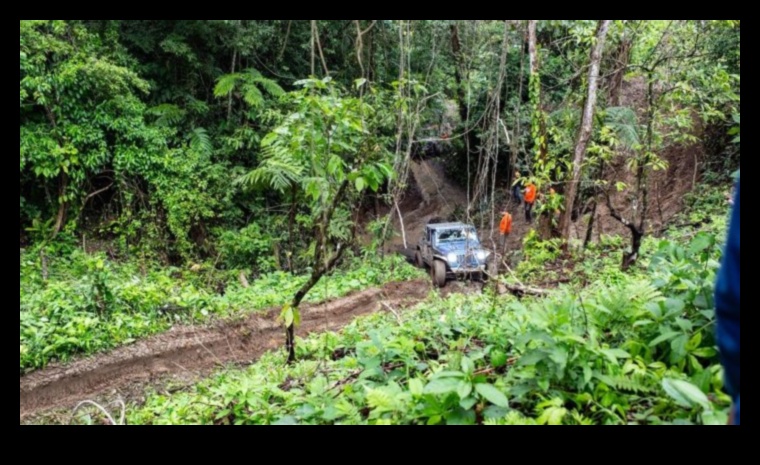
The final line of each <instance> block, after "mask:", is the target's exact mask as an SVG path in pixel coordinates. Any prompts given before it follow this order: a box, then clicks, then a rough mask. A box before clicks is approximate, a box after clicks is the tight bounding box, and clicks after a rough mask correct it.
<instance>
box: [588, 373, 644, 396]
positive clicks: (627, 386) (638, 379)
mask: <svg viewBox="0 0 760 465" xmlns="http://www.w3.org/2000/svg"><path fill="white" fill-rule="evenodd" d="M596 378H597V379H599V381H601V382H603V383H604V384H606V385H607V386H609V387H611V388H613V389H616V390H618V391H625V392H632V393H636V394H653V393H655V392H657V390H656V389H654V388H652V387H650V386H649V385H648V383H647V380H646V378H645V377H644V376H641V375H633V376H608V375H596Z"/></svg>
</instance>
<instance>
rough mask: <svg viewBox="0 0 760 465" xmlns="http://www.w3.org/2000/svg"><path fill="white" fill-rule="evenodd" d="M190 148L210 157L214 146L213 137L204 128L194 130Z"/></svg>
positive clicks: (191, 134) (191, 135)
mask: <svg viewBox="0 0 760 465" xmlns="http://www.w3.org/2000/svg"><path fill="white" fill-rule="evenodd" d="M190 148H191V149H193V150H195V151H196V152H198V153H200V154H203V155H210V154H211V151H212V150H213V149H214V146H213V145H212V144H211V137H210V136H209V135H208V132H206V130H205V129H204V128H200V127H198V128H194V129H193V131H192V132H191V133H190Z"/></svg>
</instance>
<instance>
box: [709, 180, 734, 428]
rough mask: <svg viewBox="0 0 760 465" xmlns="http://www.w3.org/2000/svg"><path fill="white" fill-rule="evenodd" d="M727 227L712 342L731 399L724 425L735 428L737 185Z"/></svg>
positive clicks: (718, 281)
mask: <svg viewBox="0 0 760 465" xmlns="http://www.w3.org/2000/svg"><path fill="white" fill-rule="evenodd" d="M735 191H736V192H735V197H734V202H733V209H732V212H731V223H730V224H729V227H728V239H727V240H726V246H725V250H724V252H723V263H721V266H720V271H718V279H717V282H716V284H715V321H716V339H717V342H718V350H719V351H720V359H721V364H722V365H723V372H724V383H723V384H724V387H725V390H726V393H727V394H728V395H730V396H731V410H730V412H729V417H728V424H729V425H738V424H739V336H740V333H739V308H740V305H739V283H740V279H739V270H740V266H739V259H740V255H739V229H740V228H739V181H738V180H737V181H736V189H735Z"/></svg>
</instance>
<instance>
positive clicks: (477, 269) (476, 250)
mask: <svg viewBox="0 0 760 465" xmlns="http://www.w3.org/2000/svg"><path fill="white" fill-rule="evenodd" d="M490 255H491V252H489V251H487V250H485V249H484V248H483V247H482V246H481V245H480V241H479V240H478V235H477V233H476V232H475V227H474V226H472V225H469V224H465V223H429V224H428V225H427V226H425V231H424V232H423V235H422V237H421V238H420V243H419V245H418V246H417V250H416V252H415V254H414V263H415V264H416V265H417V266H418V267H420V268H424V267H426V266H427V267H430V275H431V277H432V279H433V284H434V285H436V286H438V287H443V286H445V285H446V279H447V278H449V277H453V278H456V277H459V276H465V275H472V274H478V275H480V276H483V275H484V272H485V274H491V273H490V265H489V263H488V258H489V256H490Z"/></svg>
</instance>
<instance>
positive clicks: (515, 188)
mask: <svg viewBox="0 0 760 465" xmlns="http://www.w3.org/2000/svg"><path fill="white" fill-rule="evenodd" d="M522 187H523V186H522V182H521V181H520V172H519V171H516V170H515V179H514V180H513V181H512V200H514V201H515V202H517V206H518V207H519V206H520V205H522V203H523V198H522Z"/></svg>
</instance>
